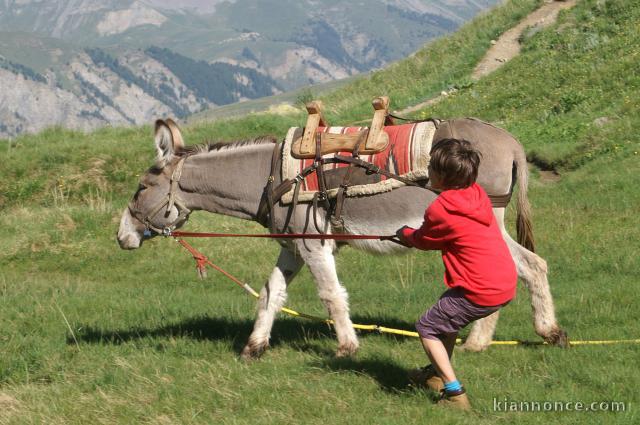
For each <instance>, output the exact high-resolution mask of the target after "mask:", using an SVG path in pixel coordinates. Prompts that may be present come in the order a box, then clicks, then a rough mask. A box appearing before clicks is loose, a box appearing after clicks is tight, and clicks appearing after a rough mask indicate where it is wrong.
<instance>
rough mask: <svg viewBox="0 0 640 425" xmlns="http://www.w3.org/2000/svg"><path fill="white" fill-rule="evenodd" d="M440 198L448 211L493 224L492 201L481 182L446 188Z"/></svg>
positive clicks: (485, 223)
mask: <svg viewBox="0 0 640 425" xmlns="http://www.w3.org/2000/svg"><path fill="white" fill-rule="evenodd" d="M439 198H440V202H441V203H442V206H443V207H444V209H445V210H446V211H447V212H448V213H450V214H454V215H461V216H465V217H468V218H470V219H472V220H475V221H477V222H478V223H481V224H484V225H485V226H488V225H490V224H491V220H492V219H493V210H492V209H491V201H490V200H489V197H488V196H487V194H486V192H485V191H484V189H483V188H482V187H481V186H480V185H479V184H477V183H474V184H472V185H471V186H469V187H467V188H464V189H452V190H445V191H444V192H442V193H441V194H440V197H439Z"/></svg>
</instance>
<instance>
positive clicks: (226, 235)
mask: <svg viewBox="0 0 640 425" xmlns="http://www.w3.org/2000/svg"><path fill="white" fill-rule="evenodd" d="M169 236H175V237H182V238H272V239H334V240H350V239H375V240H382V241H384V240H391V239H392V238H394V237H395V235H390V236H381V235H345V234H337V235H322V234H315V233H269V234H266V235H265V234H250V233H199V232H181V231H175V232H171V234H170V235H169Z"/></svg>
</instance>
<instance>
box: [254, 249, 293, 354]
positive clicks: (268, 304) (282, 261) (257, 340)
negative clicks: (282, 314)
mask: <svg viewBox="0 0 640 425" xmlns="http://www.w3.org/2000/svg"><path fill="white" fill-rule="evenodd" d="M302 264H303V262H302V259H301V258H300V257H299V256H296V255H295V254H294V253H292V252H291V251H290V250H288V249H286V248H282V249H281V250H280V256H279V257H278V262H277V264H276V267H274V269H273V271H272V272H271V276H270V277H269V280H268V281H267V283H266V284H265V285H264V287H263V288H262V290H261V291H260V298H259V299H258V314H257V318H256V321H255V324H254V326H253V332H252V333H251V336H249V342H248V343H247V345H246V346H245V348H244V349H243V350H242V356H243V357H245V358H253V357H259V356H260V355H261V354H262V353H263V352H264V350H265V349H266V348H267V347H268V346H269V338H270V336H271V328H272V327H273V321H274V320H275V317H276V314H277V313H278V312H279V311H280V309H281V308H282V306H283V305H284V303H285V301H286V300H287V285H288V284H289V282H291V280H292V279H293V278H294V277H295V275H296V274H297V273H298V271H299V270H300V268H301V267H302Z"/></svg>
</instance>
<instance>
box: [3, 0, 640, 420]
mask: <svg viewBox="0 0 640 425" xmlns="http://www.w3.org/2000/svg"><path fill="white" fill-rule="evenodd" d="M514 5H520V6H519V7H520V8H519V9H518V8H516V9H511V12H510V13H512V16H511V17H510V18H509V19H507V18H506V17H505V18H501V19H497V18H496V19H491V18H490V17H484V18H480V19H479V20H477V21H475V22H480V23H481V24H478V25H489V24H491V25H493V24H494V23H495V24H496V25H498V24H499V23H500V22H503V21H504V22H505V24H504V25H505V26H506V22H510V21H515V20H516V16H521V15H522V14H523V13H526V9H527V8H529V7H532V5H533V3H527V2H512V3H510V6H507V7H508V8H509V7H511V8H513V7H515V6H514ZM639 9H640V8H638V6H635V5H634V4H633V3H632V2H631V1H623V0H617V1H607V2H597V1H583V2H580V3H579V4H578V6H576V8H575V9H574V10H572V11H569V12H567V13H564V14H563V15H562V17H561V20H560V22H559V23H558V25H556V26H555V27H551V28H549V29H547V30H544V31H541V32H539V33H537V34H535V35H533V36H532V37H531V38H529V39H527V40H526V41H525V49H524V52H523V54H522V56H521V57H519V58H518V59H516V60H514V61H513V62H511V63H509V64H507V65H506V66H505V67H504V68H503V69H502V70H500V71H498V73H497V74H495V75H494V76H491V77H489V78H487V79H483V80H482V81H480V82H477V83H475V84H474V85H473V86H470V87H468V88H465V89H462V90H460V91H459V93H458V94H456V95H455V96H451V97H450V98H448V99H447V100H445V101H444V102H443V103H442V104H440V105H438V106H437V107H436V108H434V109H432V110H428V111H425V114H431V113H438V115H441V116H456V115H457V116H459V115H477V116H480V117H482V118H485V119H488V120H492V121H499V122H500V123H501V125H503V126H505V127H507V128H509V129H510V130H511V131H512V132H513V133H514V134H516V135H517V136H518V137H519V138H520V139H521V141H522V142H523V143H524V144H525V146H526V148H527V151H528V152H529V154H530V155H531V156H532V157H533V159H535V160H537V161H539V162H540V163H544V164H547V165H548V166H549V167H551V168H555V169H556V170H557V171H558V172H559V173H560V175H561V176H560V180H559V181H557V182H552V181H549V180H546V179H544V178H542V176H541V175H540V174H539V173H538V172H537V170H535V169H534V170H533V172H532V180H531V182H530V198H531V202H532V204H533V208H534V214H535V223H534V224H535V232H536V237H537V245H538V249H539V253H540V255H541V256H542V257H544V258H545V259H546V260H547V261H548V263H549V270H550V274H549V278H550V282H551V285H552V292H553V295H554V297H555V300H556V308H557V314H558V317H559V320H560V323H561V324H562V325H563V326H564V327H565V328H566V330H567V331H568V332H569V334H570V336H571V337H572V338H574V339H627V338H638V337H640V334H638V326H637V323H638V322H639V321H640V308H639V307H640V306H639V303H640V297H639V296H638V293H640V283H639V282H638V278H637V270H638V267H639V266H640V264H639V262H638V257H637V252H638V250H637V243H636V241H637V240H638V239H640V228H639V227H638V226H637V224H636V223H635V220H636V218H637V212H638V209H637V206H638V205H640V192H639V191H638V190H637V187H638V186H639V185H640V173H639V171H640V166H639V161H640V156H639V154H638V153H637V152H638V151H640V145H639V144H638V139H637V134H638V133H637V131H635V130H637V129H638V124H639V123H640V118H639V117H638V116H637V103H635V102H637V98H638V96H637V94H638V93H637V90H638V89H637V87H638V84H636V82H637V80H636V79H637V77H636V76H635V74H634V73H632V72H628V70H629V68H628V67H629V66H630V65H629V64H630V63H631V62H632V60H633V58H637V56H634V55H635V54H636V53H634V52H636V51H637V46H638V45H640V43H638V30H637V28H639V26H638V21H639V19H638V11H639ZM507 10H510V9H507ZM499 13H506V12H505V11H504V9H503V10H502V11H501V12H499ZM506 14H507V15H508V13H506ZM474 25H475V23H474ZM500 25H502V24H500ZM466 31H473V30H472V29H467V30H466ZM488 35H489V36H490V37H495V34H494V33H491V32H490V33H489V34H488ZM605 35H606V36H607V37H608V41H607V42H606V43H604V42H601V43H599V44H597V43H596V44H593V42H588V40H595V39H598V40H601V41H602V40H604V36H605ZM455 37H456V36H454V39H455ZM443 43H444V41H443ZM588 43H592V44H593V47H590V48H589V49H584V48H580V47H579V46H587V45H589V46H590V45H591V44H588ZM562 46H564V47H562ZM568 46H573V47H571V48H569V47H568ZM558 48H561V53H562V54H557V55H556V54H555V50H556V49H558ZM449 50H451V51H453V49H449ZM566 55H568V56H569V57H568V58H567V59H564V57H565V56H566ZM451 57H452V58H453V57H455V55H454V54H453V53H452V56H451ZM452 60H453V59H452ZM456 60H462V59H460V58H458V59H456ZM572 61H573V62H572ZM446 65H447V64H446V63H444V64H442V67H443V68H447V66H446ZM591 66H592V67H593V68H589V67H591ZM550 69H551V70H553V71H554V72H549V70H550ZM585 69H593V70H594V71H593V72H586V71H585ZM596 71H597V72H596ZM388 75H391V74H387V77H388ZM605 76H606V77H608V78H605ZM387 77H385V78H387ZM379 78H382V77H379ZM434 78H435V77H434ZM438 78H439V80H438V84H447V82H446V81H445V80H446V79H443V78H442V76H439V77H438ZM462 78H464V76H463V77H462ZM383 83H384V82H383ZM545 83H547V84H545ZM371 84H374V83H371ZM381 84H382V83H381ZM398 84H399V83H398ZM390 87H391V85H390ZM505 87H506V88H508V89H505ZM373 88H375V87H374V86H372V90H373ZM405 88H406V90H407V91H409V88H410V84H408V83H406V82H405ZM623 88H624V90H623ZM353 90H354V92H355V88H353ZM395 90H398V93H399V92H400V91H401V88H398V89H395V88H394V89H393V91H390V93H389V94H390V95H391V96H392V97H393V98H402V96H401V95H400V94H399V95H398V96H396V91H395ZM425 90H426V89H425ZM427 91H428V90H427ZM505 91H506V92H507V94H505ZM336 96H338V95H336ZM625 96H628V98H629V101H627V100H626V99H625ZM363 97H367V101H366V102H365V101H364V100H363V101H362V102H361V104H362V110H363V112H362V115H363V116H362V117H366V116H368V115H370V112H368V111H367V112H366V113H365V112H364V110H365V109H366V108H367V107H368V101H369V99H368V98H369V97H372V96H368V94H367V95H363ZM335 99H338V97H336V98H335ZM562 99H564V101H563V100H562ZM326 103H327V104H328V103H329V100H326ZM572 104H573V106H571V105H572ZM557 105H559V106H558V107H557V108H555V109H554V107H555V106H557ZM563 105H564V106H563ZM545 111H546V113H545ZM554 111H555V112H554ZM358 114H359V113H358V112H354V113H353V116H354V117H356V116H357V115H358ZM600 117H607V118H608V120H605V121H606V122H605V123H604V125H603V126H602V127H600V126H598V125H596V124H594V120H595V119H597V118H600ZM358 118H360V116H358ZM301 119H303V118H302V117H301V116H300V117H296V116H284V117H279V118H277V119H273V117H272V116H269V115H252V116H249V117H247V118H244V119H240V120H233V121H217V122H216V123H214V124H203V125H197V126H193V127H188V128H186V129H185V134H186V139H187V141H192V142H193V141H199V140H202V139H204V138H206V137H210V135H211V134H215V135H216V137H217V138H223V139H224V138H234V137H235V138H240V137H248V136H252V135H255V134H265V133H271V134H280V135H281V134H283V131H282V129H283V128H284V127H286V126H289V125H295V124H299V122H298V121H299V120H301ZM562 135H564V136H563V137H560V136H562ZM588 153H591V156H587V154H588ZM153 155H154V148H153V145H152V137H151V129H150V128H149V127H143V128H136V129H103V130H100V131H97V132H95V133H91V134H89V135H84V134H82V133H77V132H70V131H66V130H62V129H50V130H47V131H45V132H43V133H41V134H39V135H36V136H25V137H21V138H18V139H16V140H14V141H12V142H3V143H0V159H1V161H2V167H0V211H1V214H0V226H2V229H3V238H1V239H0V306H1V309H0V321H1V322H2V327H0V423H2V424H4V423H11V424H13V423H16V424H23V423H61V424H62V423H65V424H67V423H161V424H165V423H229V424H244V423H265V424H270V423H283V422H296V423H305V424H306V423H309V424H321V423H322V424H327V423H329V424H333V423H353V424H365V423H366V424H370V423H376V424H378V423H380V424H413V423H424V422H425V421H433V422H438V423H466V422H471V421H473V422H475V423H478V424H489V423H491V424H493V423H496V422H505V423H511V422H518V423H531V424H540V423H548V422H552V423H555V422H558V423H581V424H582V423H594V424H595V423H629V424H632V423H638V422H639V421H640V416H639V415H640V414H639V413H638V407H637V406H639V405H640V404H639V403H640V397H639V396H638V394H637V392H636V391H634V390H633V389H634V388H635V387H636V386H637V383H638V381H639V379H640V373H639V372H638V370H637V359H638V356H639V355H640V346H638V345H616V346H581V347H574V348H572V349H570V350H561V349H556V348H553V347H491V348H490V349H488V350H487V351H486V352H483V353H465V352H458V353H456V355H455V357H454V366H455V367H456V370H457V371H458V373H459V375H460V377H461V380H462V381H463V383H464V385H465V386H466V387H467V389H468V390H469V394H470V396H471V397H472V403H473V404H474V406H475V412H473V413H469V414H462V413H458V412H451V411H447V410H443V409H440V408H438V407H437V406H434V405H433V404H432V403H431V395H430V394H428V393H427V392H423V391H414V390H412V389H410V388H409V387H408V386H407V381H406V377H405V376H406V371H407V370H408V369H410V368H413V367H415V366H421V365H423V364H424V363H425V356H424V354H423V353H422V352H421V349H420V348H419V346H418V343H417V341H415V340H414V339H405V338H395V337H389V336H385V335H376V334H366V333H363V334H361V343H362V349H361V351H360V352H359V354H358V356H357V357H355V358H352V359H335V358H334V357H333V351H334V350H335V348H336V342H335V338H334V336H333V332H332V330H331V329H328V328H327V327H326V326H325V325H323V324H320V323H314V322H308V321H300V320H295V319H291V318H288V317H281V318H280V319H279V320H278V321H277V322H276V325H275V327H274V331H273V339H272V349H271V350H270V351H269V352H268V353H267V354H266V355H265V356H264V358H263V359H262V360H261V361H259V362H254V363H248V364H247V363H244V362H241V361H240V360H239V358H238V353H239V351H240V350H241V349H242V346H243V345H244V343H245V341H246V339H247V337H248V335H249V333H250V332H251V328H252V323H253V317H254V312H255V301H254V299H253V298H252V297H250V296H248V295H245V294H244V293H243V292H242V291H241V290H240V289H238V288H236V287H235V285H233V284H231V283H229V282H228V281H226V280H224V279H223V278H222V277H220V276H217V275H215V273H214V272H213V271H210V276H209V278H208V279H207V280H206V281H200V280H198V278H197V277H196V273H195V270H194V267H193V262H192V260H191V258H190V257H189V255H188V254H187V253H186V252H183V251H181V250H180V249H179V247H178V246H177V245H176V244H175V243H173V242H172V241H170V240H164V239H157V240H152V241H149V242H147V243H145V246H144V247H143V248H142V249H140V250H137V251H132V252H125V251H121V250H120V249H119V248H118V247H117V244H116V242H115V238H114V236H115V230H116V228H117V226H118V220H119V217H120V213H121V211H122V209H123V208H124V206H125V205H126V202H127V200H128V197H129V196H131V193H132V192H133V190H134V188H135V186H136V182H137V179H138V178H139V176H138V174H140V173H142V172H144V170H145V168H146V167H148V166H149V165H151V162H152V158H153ZM510 208H511V209H512V207H510ZM508 217H509V219H510V220H511V221H512V220H513V217H514V212H513V211H512V210H510V212H509V214H508ZM509 225H510V226H511V227H512V226H513V223H512V222H510V223H509ZM188 227H189V229H191V230H195V231H198V230H220V231H229V232H254V231H255V232H258V231H262V230H261V228H259V226H258V225H257V224H255V223H247V222H242V221H239V220H234V219H229V218H225V217H220V216H212V215H207V214H203V213H200V214H194V216H193V218H192V219H191V221H190V223H189V225H188ZM194 245H196V246H197V247H198V248H201V249H202V251H203V252H205V253H207V254H208V255H210V256H211V258H212V259H213V260H214V261H215V262H216V263H217V264H219V265H220V266H222V267H223V268H225V269H228V270H229V271H230V272H232V273H233V274H235V275H237V276H238V277H240V278H241V279H242V280H244V281H247V282H249V283H250V284H251V285H252V286H253V287H254V288H256V289H258V288H259V286H260V285H261V284H262V282H263V281H264V280H265V279H266V278H267V276H268V275H269V273H270V270H271V268H272V266H273V264H274V263H275V259H276V256H277V244H275V243H273V242H269V241H263V240H257V241H251V242H247V241H239V240H227V239H224V240H202V241H200V240H198V241H195V242H194ZM337 261H338V270H339V271H340V270H341V271H342V273H341V279H342V281H343V283H344V284H345V286H346V287H347V288H348V289H349V293H350V301H351V311H352V315H353V318H354V321H357V322H360V323H381V324H386V325H390V326H394V327H400V328H404V329H411V328H412V323H413V321H414V320H415V318H416V317H417V316H418V315H419V314H420V313H421V312H422V311H423V310H424V309H425V308H426V307H428V306H429V305H430V304H431V303H432V302H433V301H434V300H435V299H436V298H437V296H438V295H439V294H440V293H441V292H442V290H443V287H442V283H441V273H442V266H441V264H440V260H439V258H438V255H437V253H426V252H414V253H412V254H411V255H408V256H405V257H390V258H382V257H371V256H365V255H362V253H360V252H356V251H354V250H350V249H345V250H344V251H343V252H341V254H340V255H339V256H338V258H337ZM347 269H349V270H354V269H355V270H357V272H345V270H347ZM288 305H289V306H290V307H292V308H294V309H297V310H300V311H304V312H306V313H309V314H316V315H320V316H324V315H325V313H324V311H323V308H322V306H321V303H320V302H319V300H318V297H317V295H316V291H315V288H314V285H313V282H312V279H311V277H310V275H309V272H308V271H307V270H306V269H305V270H303V271H302V272H301V274H300V276H298V277H297V278H296V281H295V282H294V283H293V284H292V285H291V287H290V290H289V302H288ZM536 338H537V337H536V336H535V334H534V332H533V329H532V325H531V319H530V307H529V298H528V295H527V294H526V292H525V291H524V288H522V287H521V288H519V293H518V297H517V298H516V299H515V300H514V301H513V303H511V304H510V305H509V306H508V307H506V308H505V310H504V312H503V314H502V317H501V321H500V324H499V326H498V331H497V335H496V339H527V340H536ZM494 398H495V399H496V400H497V401H503V400H505V399H506V400H508V401H545V400H552V401H580V402H585V403H591V402H594V401H596V402H600V401H623V402H625V403H627V410H626V411H625V412H618V413H615V412H562V413H551V412H541V413H532V412H528V413H527V412H522V413H518V412H500V411H494V410H493V403H494Z"/></svg>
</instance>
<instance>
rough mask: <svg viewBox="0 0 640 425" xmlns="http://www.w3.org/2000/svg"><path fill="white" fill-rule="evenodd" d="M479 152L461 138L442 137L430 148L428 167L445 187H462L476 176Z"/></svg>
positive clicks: (473, 180)
mask: <svg viewBox="0 0 640 425" xmlns="http://www.w3.org/2000/svg"><path fill="white" fill-rule="evenodd" d="M479 166H480V152H478V151H477V150H475V149H474V148H473V147H472V146H471V143H469V142H468V141H467V140H461V139H442V140H440V141H439V142H438V143H436V144H435V146H434V147H433V148H432V149H431V160H430V162H429V167H430V168H431V170H432V171H434V172H435V173H436V174H438V176H439V177H440V180H441V183H442V186H443V187H444V188H446V189H464V188H465V187H469V186H471V185H472V184H473V183H474V182H475V181H476V178H477V177H478V167H479Z"/></svg>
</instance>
